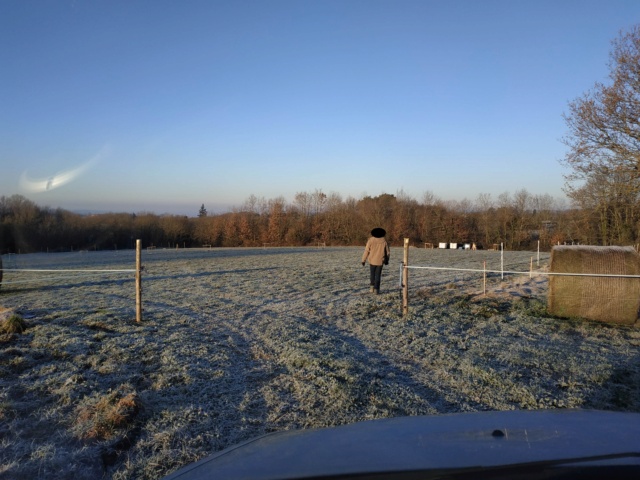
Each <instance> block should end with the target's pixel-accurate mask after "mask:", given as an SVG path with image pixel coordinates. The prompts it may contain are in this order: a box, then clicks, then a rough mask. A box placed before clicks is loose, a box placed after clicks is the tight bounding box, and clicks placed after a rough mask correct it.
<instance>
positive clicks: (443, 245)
mask: <svg viewBox="0 0 640 480" xmlns="http://www.w3.org/2000/svg"><path fill="white" fill-rule="evenodd" d="M438 248H449V244H447V243H446V242H440V244H439V245H438Z"/></svg>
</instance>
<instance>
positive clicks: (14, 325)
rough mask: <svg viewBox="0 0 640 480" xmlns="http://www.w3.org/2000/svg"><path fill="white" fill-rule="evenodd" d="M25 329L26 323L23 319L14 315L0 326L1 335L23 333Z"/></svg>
mask: <svg viewBox="0 0 640 480" xmlns="http://www.w3.org/2000/svg"><path fill="white" fill-rule="evenodd" d="M26 329H27V323H26V322H25V321H24V320H23V318H22V317H21V316H20V315H18V314H16V313H14V314H13V315H11V316H10V317H8V318H7V319H5V320H3V321H2V323H1V324H0V332H1V333H23V332H24V331H25V330H26Z"/></svg>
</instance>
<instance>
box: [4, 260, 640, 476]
mask: <svg viewBox="0 0 640 480" xmlns="http://www.w3.org/2000/svg"><path fill="white" fill-rule="evenodd" d="M361 254H362V248H359V247H358V248H355V247H354V248H348V247H345V248H322V249H316V248H266V249H259V248H258V249H212V250H208V249H193V250H145V251H143V254H142V263H143V265H144V273H143V292H142V298H143V309H144V310H143V321H142V322H141V323H136V322H135V289H134V275H133V273H126V272H121V273H117V272H114V273H105V274H100V273H95V272H87V273H86V274H84V273H79V272H62V270H71V269H110V270H128V269H133V268H134V267H135V254H134V252H133V251H117V252H71V253H62V254H33V255H13V256H11V257H10V258H9V257H8V256H5V257H3V261H4V268H5V274H4V282H5V283H4V285H3V286H2V289H1V290H0V307H4V308H5V309H9V311H11V312H15V313H17V314H18V315H20V316H21V317H22V318H23V320H24V322H25V323H26V330H25V331H24V332H22V333H3V334H0V442H1V443H0V444H1V448H0V478H11V479H14V478H15V479H22V478H24V479H27V478H30V479H31V478H69V479H74V480H81V479H95V478H103V477H104V478H113V479H130V478H141V479H157V478H161V477H162V476H164V475H166V474H168V473H170V472H172V471H174V470H176V469H177V468H179V467H181V466H184V465H186V464H188V463H190V462H193V461H195V460H197V459H199V458H202V457H203V456H206V455H208V454H210V453H213V452H215V451H218V450H221V449H223V448H226V447H228V446H231V445H233V444H235V443H238V442H240V441H243V440H247V439H249V438H252V437H255V436H258V435H262V434H265V433H269V432H275V431H280V430H286V429H300V428H315V427H327V426H333V425H341V424H347V423H353V422H357V421H361V420H369V419H375V418H383V417H394V416H406V415H437V414H443V413H453V412H463V411H480V410H509V409H542V408H595V409H608V410H624V411H636V412H637V411H640V354H639V349H638V347H639V346H640V330H639V329H638V328H637V324H636V326H634V327H619V326H611V325H605V324H600V323H595V322H585V321H581V320H575V319H574V320H568V319H559V318H552V317H549V316H548V315H547V314H546V288H547V278H546V277H544V276H536V275H534V276H532V277H531V278H530V277H529V276H528V275H523V276H515V275H507V276H505V278H504V279H501V276H500V275H499V274H491V275H490V276H489V278H488V284H487V294H486V295H483V294H482V289H483V285H482V275H481V274H478V273H473V272H461V271H446V270H438V271H427V270H413V269H412V270H410V273H409V275H410V277H409V280H410V283H409V285H410V288H409V297H410V301H409V314H408V315H406V316H402V315H401V290H400V287H399V276H400V275H399V262H400V261H401V259H402V250H401V249H399V248H394V249H392V256H391V262H390V265H389V266H388V267H385V269H384V271H383V279H382V293H381V295H379V296H376V295H372V294H371V293H369V284H368V267H362V266H361V264H360V257H361ZM534 255H535V254H533V253H531V252H504V261H505V263H504V267H505V269H506V270H517V271H523V272H528V271H529V266H530V262H531V257H532V256H534ZM548 257H549V255H548V254H543V255H542V258H541V269H544V266H545V264H546V263H548ZM485 261H486V265H487V269H490V270H496V269H500V252H495V251H461V250H458V251H449V250H438V249H435V250H426V249H418V248H412V249H411V250H410V265H430V266H442V267H456V268H470V269H482V266H483V262H485ZM535 264H536V259H535V257H534V266H535ZM25 269H43V270H47V269H51V270H54V271H53V272H26V271H12V270H25ZM0 310H1V308H0Z"/></svg>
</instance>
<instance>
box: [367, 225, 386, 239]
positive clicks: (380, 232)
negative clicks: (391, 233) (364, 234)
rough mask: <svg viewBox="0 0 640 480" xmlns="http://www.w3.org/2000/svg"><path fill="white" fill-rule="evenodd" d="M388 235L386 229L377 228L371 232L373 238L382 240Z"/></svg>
mask: <svg viewBox="0 0 640 480" xmlns="http://www.w3.org/2000/svg"><path fill="white" fill-rule="evenodd" d="M386 234H387V232H386V231H385V230H384V228H380V227H376V228H374V229H373V230H371V236H372V237H376V238H382V237H384V236H385V235H386Z"/></svg>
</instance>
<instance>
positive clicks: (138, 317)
mask: <svg viewBox="0 0 640 480" xmlns="http://www.w3.org/2000/svg"><path fill="white" fill-rule="evenodd" d="M141 321H142V240H140V239H138V240H136V322H141Z"/></svg>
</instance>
